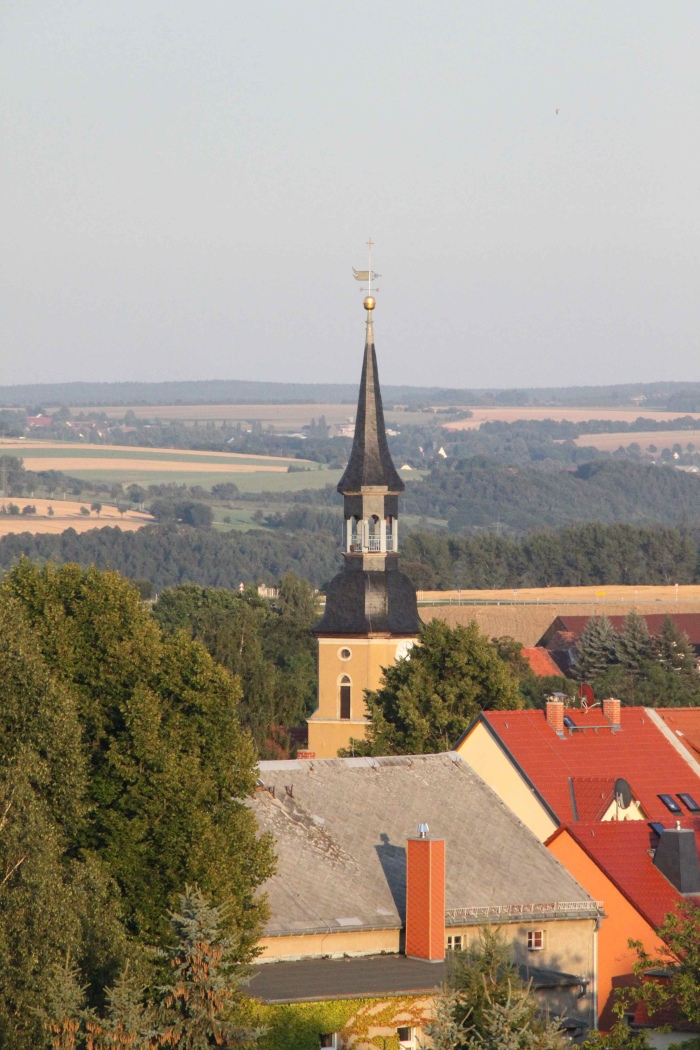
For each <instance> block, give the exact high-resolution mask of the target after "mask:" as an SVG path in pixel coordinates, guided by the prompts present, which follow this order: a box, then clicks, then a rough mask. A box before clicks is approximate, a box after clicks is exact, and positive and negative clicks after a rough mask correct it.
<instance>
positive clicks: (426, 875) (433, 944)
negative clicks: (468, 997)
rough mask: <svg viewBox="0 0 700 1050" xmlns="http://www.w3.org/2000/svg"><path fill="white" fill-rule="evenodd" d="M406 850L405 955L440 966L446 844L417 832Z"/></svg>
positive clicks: (424, 829) (424, 830)
mask: <svg viewBox="0 0 700 1050" xmlns="http://www.w3.org/2000/svg"><path fill="white" fill-rule="evenodd" d="M418 834H419V838H417V839H409V840H408V848H407V850H406V955H408V956H410V957H411V958H413V959H427V960H428V961H429V962H440V961H441V960H442V959H444V958H445V840H444V839H429V838H428V837H427V836H428V825H427V824H421V825H420V826H419V828H418Z"/></svg>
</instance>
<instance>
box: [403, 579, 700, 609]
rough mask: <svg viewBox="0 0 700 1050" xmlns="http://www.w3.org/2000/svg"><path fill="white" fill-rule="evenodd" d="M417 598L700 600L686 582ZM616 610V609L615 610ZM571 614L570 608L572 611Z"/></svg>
mask: <svg viewBox="0 0 700 1050" xmlns="http://www.w3.org/2000/svg"><path fill="white" fill-rule="evenodd" d="M418 598H419V601H425V602H435V601H443V602H444V601H447V602H453V603H455V604H457V603H459V602H462V603H464V604H469V603H473V602H484V603H488V604H494V605H500V604H508V605H529V604H531V603H533V602H534V603H535V604H544V605H561V604H562V603H569V602H572V603H579V602H585V603H586V604H588V605H590V604H592V603H593V604H598V605H600V606H601V613H603V612H604V611H605V606H607V605H609V604H611V603H612V604H617V603H626V604H628V605H629V604H632V605H634V603H635V602H640V603H641V602H645V603H646V602H675V601H676V600H678V603H679V604H681V603H683V602H698V603H700V584H695V583H689V584H682V585H680V586H679V587H676V586H675V585H674V584H669V585H668V586H648V587H644V586H639V587H628V586H624V585H622V584H619V585H618V584H613V585H612V586H610V587H526V588H519V589H518V590H512V589H507V590H493V591H491V590H475V591H419V592H418ZM616 611H617V610H616ZM572 613H573V610H572Z"/></svg>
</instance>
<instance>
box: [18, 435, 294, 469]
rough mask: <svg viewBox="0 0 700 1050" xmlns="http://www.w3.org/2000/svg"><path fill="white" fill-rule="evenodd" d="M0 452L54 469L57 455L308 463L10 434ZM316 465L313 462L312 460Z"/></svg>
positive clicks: (283, 465) (254, 464)
mask: <svg viewBox="0 0 700 1050" xmlns="http://www.w3.org/2000/svg"><path fill="white" fill-rule="evenodd" d="M0 452H12V453H16V454H17V455H19V456H21V457H22V458H23V459H24V460H25V461H29V460H34V459H46V458H50V459H51V460H52V466H53V468H54V469H55V470H60V469H62V468H60V467H56V465H55V462H53V461H55V460H57V459H62V458H64V459H66V458H68V459H81V460H82V459H89V458H93V459H99V460H115V459H116V460H124V459H128V460H129V462H132V461H134V460H150V461H154V462H157V465H158V466H159V467H160V466H161V464H162V463H165V462H172V463H178V464H180V465H181V464H183V463H186V464H192V465H193V467H194V468H195V469H196V468H197V467H198V466H199V465H200V464H202V463H211V464H216V465H218V468H219V469H225V468H226V467H228V466H229V465H231V464H233V465H235V464H239V465H241V466H250V467H251V468H252V469H254V470H262V469H263V468H264V467H265V466H266V465H267V466H268V467H272V468H275V469H280V470H286V469H287V467H288V466H289V464H290V463H294V464H296V465H297V466H304V465H311V464H310V461H309V460H306V459H294V458H293V457H290V456H255V455H248V454H245V453H242V452H193V451H191V450H190V449H184V450H180V449H176V448H145V447H142V446H138V445H135V446H133V447H132V446H130V445H83V444H78V443H77V442H67V441H36V440H28V441H25V440H21V441H18V440H16V439H13V438H0ZM313 466H315V464H313ZM34 469H36V470H49V469H51V468H50V467H36V468H34Z"/></svg>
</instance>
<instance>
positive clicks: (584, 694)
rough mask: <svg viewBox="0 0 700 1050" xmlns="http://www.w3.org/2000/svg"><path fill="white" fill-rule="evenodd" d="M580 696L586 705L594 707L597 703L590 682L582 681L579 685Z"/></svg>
mask: <svg viewBox="0 0 700 1050" xmlns="http://www.w3.org/2000/svg"><path fill="white" fill-rule="evenodd" d="M578 698H579V700H580V701H581V703H582V705H583V706H584V707H592V706H593V704H594V703H595V696H594V695H593V690H592V688H591V687H590V685H589V684H588V682H581V685H580V686H579V687H578Z"/></svg>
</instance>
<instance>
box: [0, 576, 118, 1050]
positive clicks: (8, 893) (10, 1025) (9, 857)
mask: <svg viewBox="0 0 700 1050" xmlns="http://www.w3.org/2000/svg"><path fill="white" fill-rule="evenodd" d="M0 635H1V636H2V639H3V644H2V646H1V647H0V1045H2V1046H3V1047H8V1048H12V1050H19V1048H22V1050H24V1048H30V1047H31V1048H33V1047H36V1046H40V1045H42V1043H41V1035H40V1032H41V1025H40V1019H39V1016H38V1014H37V1013H36V1008H37V1006H40V1005H41V1004H42V1003H43V1002H45V1001H46V998H47V996H48V994H49V989H50V984H51V974H52V972H53V970H54V969H55V968H60V967H61V966H62V965H63V963H64V960H65V958H66V957H67V956H70V957H71V958H72V959H73V960H74V961H75V962H76V964H79V965H80V966H81V968H82V969H83V971H84V972H85V973H86V974H89V982H88V983H89V984H90V986H91V993H92V994H93V995H95V994H99V988H100V986H101V985H102V984H103V983H104V981H106V980H109V979H110V978H111V977H112V976H113V974H114V972H115V970H116V969H117V968H118V967H119V966H120V965H121V964H122V963H123V961H124V958H125V956H126V954H127V951H128V945H127V936H126V931H125V930H124V927H123V925H122V923H121V921H120V919H121V903H120V899H119V892H118V889H117V886H116V884H115V883H114V881H113V880H112V879H111V877H110V875H109V871H108V869H107V866H106V865H105V864H103V863H102V861H101V860H100V858H99V857H97V856H95V855H94V854H92V853H91V852H90V851H83V850H82V849H80V848H79V846H78V842H79V839H80V836H81V834H82V831H83V829H84V828H85V826H86V824H87V821H88V820H89V812H90V799H89V772H88V763H87V758H86V754H85V752H84V749H83V747H82V740H81V737H82V732H81V724H80V719H79V716H78V710H77V704H76V698H75V695H74V693H73V691H72V690H70V689H68V688H66V687H65V686H64V685H63V684H61V683H59V682H57V681H56V679H55V677H54V676H53V675H52V674H51V672H50V669H49V667H48V666H47V662H46V660H45V659H44V658H43V656H42V654H41V652H40V649H39V646H38V643H37V638H36V634H35V633H34V632H33V631H32V629H31V627H30V626H29V624H28V623H27V621H26V617H25V616H24V614H23V611H22V608H21V606H20V604H19V603H18V602H16V601H14V600H12V599H11V598H8V596H7V595H5V600H4V601H0Z"/></svg>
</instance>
